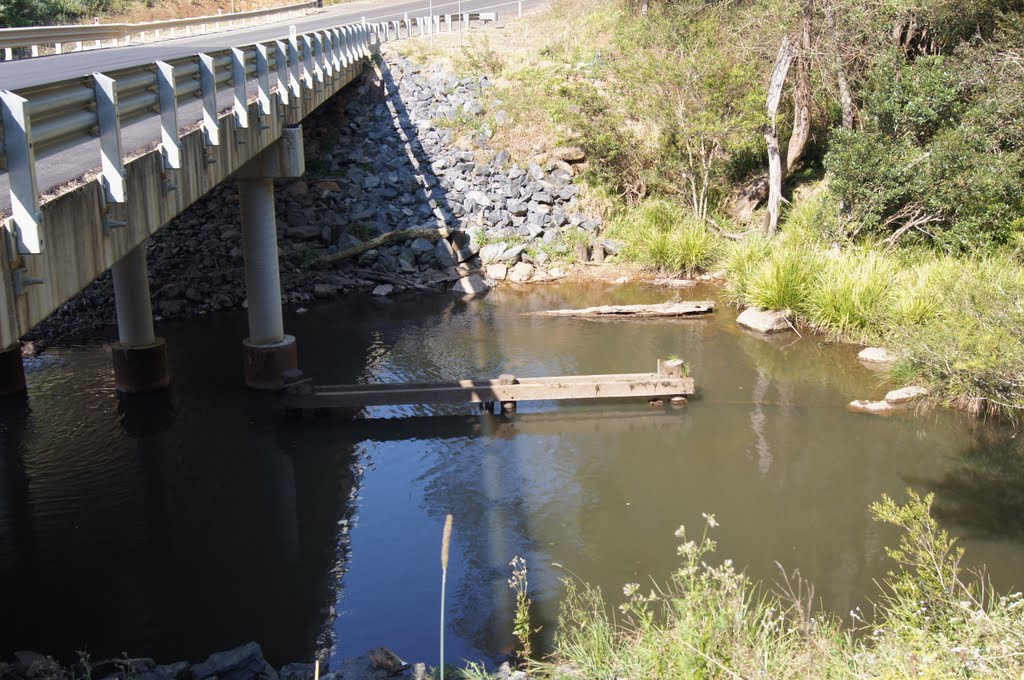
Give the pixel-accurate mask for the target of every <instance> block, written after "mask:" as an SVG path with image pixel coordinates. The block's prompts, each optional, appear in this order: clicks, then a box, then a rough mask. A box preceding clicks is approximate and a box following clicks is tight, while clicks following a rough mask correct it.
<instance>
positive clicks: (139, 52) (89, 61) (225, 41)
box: [0, 0, 544, 215]
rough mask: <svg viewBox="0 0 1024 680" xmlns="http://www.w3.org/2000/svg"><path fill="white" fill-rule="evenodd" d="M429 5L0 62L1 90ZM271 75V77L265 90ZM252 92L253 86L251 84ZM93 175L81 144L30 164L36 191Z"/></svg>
mask: <svg viewBox="0 0 1024 680" xmlns="http://www.w3.org/2000/svg"><path fill="white" fill-rule="evenodd" d="M501 2H502V0H461V10H462V11H463V12H471V11H478V10H479V9H483V8H490V7H493V6H494V5H497V4H500V3H501ZM543 2H544V0H523V8H524V10H525V9H527V8H532V7H536V6H538V5H541V4H543ZM429 8H430V4H429V2H425V1H424V0H414V1H408V0H405V1H402V0H398V1H395V2H387V1H385V2H379V1H373V0H356V1H355V2H351V3H346V4H343V5H333V6H329V7H327V8H324V9H323V10H318V11H316V12H315V13H311V14H309V15H307V16H305V17H302V18H298V19H292V20H288V21H285V22H282V23H277V24H264V25H262V26H258V27H252V28H245V29H237V30H232V31H223V32H220V33H210V34H207V35H200V36H192V37H189V38H179V39H175V40H165V41H161V42H154V43H146V44H137V45H132V46H128V47H110V48H104V49H98V50H86V51H83V52H75V53H70V54H62V55H52V56H46V57H35V58H32V59H20V60H15V61H10V62H0V89H4V90H14V91H18V90H21V89H23V88H28V87H33V86H38V85H43V84H46V83H50V82H58V81H61V80H65V79H69V78H75V77H80V76H85V75H89V74H92V73H94V72H104V71H115V70H119V69H123V68H128V67H131V66H138V65H140V64H148V63H152V62H154V61H157V60H169V59H174V58H177V57H187V56H190V55H193V54H196V53H197V52H204V51H216V50H222V49H226V48H228V47H235V46H244V45H251V44H253V43H257V42H266V41H271V40H274V39H280V38H282V37H286V36H287V35H288V34H289V31H290V27H291V26H295V29H296V31H297V32H298V33H305V32H309V31H313V30H317V29H321V28H327V27H330V26H337V25H340V24H346V23H353V22H357V21H359V20H360V19H361V18H363V17H365V18H366V19H367V21H384V20H388V19H399V18H401V17H402V16H403V15H404V14H405V13H406V12H408V13H409V15H410V16H421V15H425V14H427V13H428V11H429ZM433 10H434V13H435V14H449V13H451V14H454V13H456V12H457V11H458V10H459V4H458V3H457V1H455V2H453V1H451V0H438V1H436V2H434V3H433ZM516 10H517V7H516V4H515V3H511V4H509V5H507V6H504V7H498V8H496V9H495V10H494V11H497V12H498V16H499V19H501V18H503V17H512V16H515V13H516ZM275 80H276V76H275V74H272V79H271V85H272V86H273V85H274V84H275ZM250 89H251V90H252V92H251V93H250V94H254V93H255V85H252V86H251V88H250ZM231 97H232V95H231V92H230V90H228V89H223V90H221V91H219V92H218V106H219V108H220V109H221V110H224V109H225V108H227V107H230V105H231V101H232V99H231ZM178 116H179V125H180V126H181V127H182V128H185V127H187V126H189V125H190V124H192V123H194V122H196V121H198V120H200V118H201V117H202V108H201V104H200V103H199V102H190V103H188V104H186V105H182V106H181V107H180V108H179V113H178ZM159 135H160V127H159V119H158V117H157V116H151V117H149V118H144V119H142V120H138V121H136V122H134V123H132V124H131V125H128V126H126V127H125V128H123V130H122V147H123V149H124V151H125V154H126V155H131V154H132V153H133V152H135V151H138V150H140V149H144V148H146V147H148V146H151V145H153V144H155V143H156V142H157V141H158V140H159ZM98 169H99V142H98V140H88V141H84V142H82V143H81V144H78V145H75V146H70V147H66V148H63V149H58V150H55V151H53V152H52V153H48V154H47V155H46V156H45V157H42V158H37V160H36V179H37V182H38V186H39V191H40V193H44V194H45V193H47V192H48V191H50V190H52V189H54V188H55V187H58V186H61V185H63V184H65V183H67V182H69V181H71V180H74V179H76V178H78V177H81V176H83V175H85V174H87V173H89V172H91V171H94V170H98ZM8 187H9V184H8V181H7V173H6V172H4V173H3V174H0V215H6V214H10V203H11V200H10V192H9V188H8Z"/></svg>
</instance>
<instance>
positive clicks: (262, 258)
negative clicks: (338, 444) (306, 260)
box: [238, 127, 305, 390]
mask: <svg viewBox="0 0 1024 680" xmlns="http://www.w3.org/2000/svg"><path fill="white" fill-rule="evenodd" d="M284 132H285V134H284V135H283V136H282V138H281V140H280V141H279V142H278V143H277V144H275V145H274V146H272V147H270V148H269V149H267V150H266V151H264V152H263V153H262V154H261V155H260V157H258V158H255V159H253V160H252V161H250V162H249V163H248V164H247V165H246V166H245V167H244V168H242V169H241V170H240V171H239V173H238V194H239V203H240V206H241V213H242V253H243V255H244V257H245V289H246V297H247V300H248V307H249V337H247V338H246V339H245V340H243V341H242V350H243V355H244V359H245V384H246V386H247V387H251V388H254V389H271V390H273V389H281V388H282V387H284V372H285V371H287V370H289V369H293V368H298V352H297V348H296V345H295V338H294V337H293V336H291V335H286V334H285V332H284V320H283V318H282V310H281V271H280V264H279V262H278V253H277V218H276V216H275V213H274V182H273V178H274V177H299V176H301V175H302V173H303V172H305V158H304V156H303V152H302V129H301V127H297V128H288V129H286V130H285V131H284Z"/></svg>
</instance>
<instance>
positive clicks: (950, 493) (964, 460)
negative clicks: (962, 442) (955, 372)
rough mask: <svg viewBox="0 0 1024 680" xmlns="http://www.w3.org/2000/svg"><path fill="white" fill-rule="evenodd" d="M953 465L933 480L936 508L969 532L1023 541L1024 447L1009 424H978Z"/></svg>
mask: <svg viewBox="0 0 1024 680" xmlns="http://www.w3.org/2000/svg"><path fill="white" fill-rule="evenodd" d="M977 430H978V431H977V432H976V433H975V435H974V440H973V441H972V443H971V444H970V445H969V446H968V447H966V448H965V449H964V451H963V452H962V454H961V455H960V456H959V457H958V459H957V463H956V465H954V466H953V467H952V469H950V470H948V471H947V472H945V473H944V474H943V475H942V476H941V477H939V478H938V479H937V480H922V481H921V482H919V483H920V485H921V487H922V488H924V489H926V490H928V491H932V492H934V493H935V512H936V514H937V515H938V517H939V518H940V519H942V520H944V521H947V522H950V523H953V524H955V525H957V526H960V527H965V528H966V529H967V530H968V531H969V534H970V535H972V536H980V537H983V538H993V539H1001V540H1009V541H1014V542H1018V543H1019V542H1024V446H1022V442H1021V439H1020V437H1019V436H1018V435H1017V433H1016V432H1011V431H1010V430H1009V428H1003V427H995V428H988V427H982V428H977Z"/></svg>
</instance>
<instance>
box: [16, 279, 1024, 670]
mask: <svg viewBox="0 0 1024 680" xmlns="http://www.w3.org/2000/svg"><path fill="white" fill-rule="evenodd" d="M707 294H708V292H707V291H701V290H697V291H695V292H693V295H695V296H705V295H707ZM661 295H662V293H660V292H657V291H649V290H645V289H642V288H637V287H633V288H627V289H625V290H624V289H623V288H614V289H608V288H605V287H601V286H593V287H558V288H556V287H550V288H541V289H533V291H531V293H530V294H529V295H520V294H518V293H516V292H514V291H503V292H498V293H496V294H493V295H492V296H489V297H488V298H485V299H483V300H473V301H468V302H467V301H457V300H453V299H452V298H450V297H447V296H437V297H422V298H397V299H393V300H388V301H378V300H369V299H358V300H350V301H343V302H339V303H337V304H336V305H329V306H323V307H318V308H315V309H313V310H311V311H310V312H309V313H308V314H305V315H302V316H293V317H291V318H289V319H288V327H289V328H290V329H292V330H293V331H294V332H295V333H296V335H297V336H298V337H299V339H300V340H299V341H300V345H301V347H300V359H301V362H302V366H303V368H304V370H306V372H307V374H309V375H311V376H312V377H313V378H314V379H315V380H317V381H318V382H325V383H327V382H339V383H344V382H353V381H360V380H361V381H390V380H449V379H454V378H466V377H489V376H496V375H498V374H500V373H506V372H508V373H513V374H517V375H545V374H547V375H551V374H559V373H582V372H586V373H602V372H630V371H649V370H652V369H653V367H654V361H655V359H656V358H657V357H660V356H666V355H668V354H678V355H680V356H682V357H684V358H685V359H687V360H688V361H689V362H690V363H691V365H692V367H693V374H694V376H695V378H696V380H697V385H698V389H699V395H698V398H696V399H694V400H692V401H691V402H690V404H689V406H687V407H686V408H684V409H679V410H651V409H650V408H649V407H648V406H647V404H646V403H644V402H640V403H636V402H630V401H620V402H612V403H600V404H597V403H592V402H590V403H588V402H578V403H553V402H538V403H524V404H521V405H520V410H519V415H517V416H516V417H514V418H507V417H502V416H491V415H473V414H471V411H470V409H469V408H467V407H464V406H454V407H444V408H434V407H425V406H418V407H410V408H375V409H372V410H370V411H367V412H366V413H364V414H363V415H364V416H366V415H371V416H376V417H377V419H357V420H346V419H343V418H339V417H332V418H327V419H322V420H289V419H284V418H281V417H279V414H278V413H277V412H276V408H275V403H274V400H273V398H272V397H269V396H268V395H261V394H256V393H251V392H245V391H243V390H240V389H239V388H238V385H239V384H240V383H241V367H240V365H239V364H240V362H239V359H238V356H239V355H238V351H239V350H238V340H237V339H238V338H240V337H241V336H242V335H243V334H244V325H245V319H244V316H243V315H227V316H223V317H211V318H209V319H207V320H205V321H204V322H203V324H201V325H182V326H172V327H170V328H167V329H165V334H166V335H167V336H168V339H169V346H170V348H171V361H172V368H173V370H174V379H175V382H174V390H173V391H172V392H169V393H166V394H164V395H160V396H154V395H151V396H149V397H141V398H139V397H133V398H130V399H119V398H118V397H117V396H116V395H115V393H114V391H113V386H112V385H111V384H110V382H109V363H108V357H107V354H106V352H105V351H104V349H103V348H102V347H87V348H83V349H81V350H68V351H66V352H63V353H58V354H56V355H54V356H53V357H51V360H49V361H48V362H47V363H45V364H40V365H39V366H37V367H35V368H33V369H32V370H31V371H30V382H32V391H31V395H32V396H31V399H30V400H28V401H22V402H14V403H6V404H2V405H0V428H2V429H0V598H2V601H3V602H4V603H5V605H6V606H7V608H9V609H10V610H11V611H15V612H18V615H17V616H15V617H6V618H5V619H4V621H3V622H0V640H2V641H3V642H2V644H3V647H4V649H0V653H8V652H9V651H11V650H13V649H15V648H23V647H45V651H52V652H56V653H58V654H62V655H65V656H68V655H71V654H73V652H74V650H76V649H79V648H83V647H88V648H89V649H90V650H91V651H92V652H93V653H94V654H95V655H97V656H103V655H117V654H120V653H121V652H122V651H128V652H129V653H132V654H146V655H151V656H155V657H156V658H158V659H161V660H165V661H170V660H173V659H176V658H189V659H199V658H202V657H204V656H205V655H206V654H208V653H209V652H210V651H214V650H216V649H222V648H226V647H229V646H231V645H233V644H237V643H239V642H243V641H246V640H249V639H256V640H258V641H259V642H260V643H261V644H262V645H263V647H264V650H265V651H266V653H267V655H268V657H269V658H270V659H271V660H273V661H274V662H276V663H283V662H287V661H293V660H297V659H309V658H311V657H312V655H313V654H315V653H325V654H326V655H328V656H330V657H333V658H335V659H336V658H339V657H343V656H348V655H351V654H360V653H363V652H365V651H366V650H367V649H368V648H370V647H375V646H379V645H382V644H383V645H388V646H391V647H392V648H394V649H395V650H396V651H398V652H399V653H400V654H401V655H403V656H404V657H406V658H409V659H414V660H420V659H422V660H426V661H428V662H434V661H435V660H436V654H437V650H436V641H437V638H436V625H435V621H436V620H437V619H436V617H437V607H438V600H439V585H440V564H439V559H438V556H439V544H440V535H441V527H442V524H443V521H444V516H445V514H446V513H448V512H452V513H453V514H454V515H455V531H454V534H453V548H452V560H451V566H450V570H449V589H450V590H449V603H450V605H451V609H450V610H449V617H448V621H449V630H448V644H449V647H448V650H449V655H450V658H452V659H458V658H470V659H480V658H492V657H494V656H496V655H498V654H501V653H502V652H505V651H507V650H509V649H510V648H511V646H512V644H513V640H512V638H511V634H510V630H511V626H510V621H511V607H512V602H513V594H512V592H511V591H510V590H509V589H508V586H507V583H506V579H507V578H508V576H509V570H508V562H509V561H510V560H511V559H512V558H513V557H514V556H516V555H521V556H523V557H525V558H526V559H527V562H528V565H529V569H530V585H531V597H533V599H534V602H535V604H536V614H537V624H538V625H541V626H543V631H542V633H541V636H540V637H541V640H540V642H541V644H542V647H543V644H546V643H548V642H550V635H551V633H552V632H553V631H554V626H555V618H556V616H557V604H558V600H559V595H560V592H561V586H560V579H561V578H562V577H564V576H566V575H567V574H568V571H566V570H571V571H572V573H574V574H576V575H578V576H579V577H580V578H583V579H585V580H587V581H589V582H592V583H594V584H596V585H599V586H601V587H602V588H603V590H604V591H605V592H606V593H608V594H610V596H611V597H612V598H613V599H614V597H615V594H616V593H618V592H621V591H620V589H621V586H622V584H623V583H625V582H628V581H638V582H642V581H645V580H646V578H647V577H648V576H652V577H654V578H655V579H659V580H661V579H664V578H665V577H666V576H667V575H668V574H669V573H670V571H671V570H672V569H673V568H674V567H675V561H676V554H675V541H674V538H673V532H674V530H675V528H676V527H677V526H678V525H679V524H680V523H687V524H690V525H695V524H700V523H701V522H702V520H701V513H702V512H713V513H715V514H716V516H717V517H718V520H719V522H720V524H721V527H720V528H719V529H717V530H716V538H717V539H718V541H719V545H720V556H721V557H723V558H724V557H730V558H733V559H734V560H735V561H736V563H737V564H739V565H742V566H743V567H744V568H745V569H746V570H747V571H748V573H750V574H751V576H753V577H754V578H757V579H761V580H764V581H766V582H772V581H774V580H775V579H776V578H777V573H778V572H777V571H776V567H775V562H776V561H779V562H781V563H782V564H783V565H785V566H786V567H787V568H789V569H799V570H800V572H801V573H802V574H803V575H804V576H806V577H807V578H809V579H810V580H811V581H813V583H814V584H815V586H816V592H817V593H818V594H819V595H820V596H821V597H822V598H823V601H824V603H825V605H826V606H827V607H828V608H829V609H832V610H833V611H838V612H845V611H848V610H849V609H852V608H853V607H855V606H857V605H863V604H864V601H865V598H866V597H867V596H868V595H869V594H872V593H874V592H875V585H874V581H875V580H876V579H878V578H880V577H881V576H883V575H884V573H885V571H886V570H887V569H888V568H889V567H890V565H889V563H888V560H887V558H886V556H885V554H884V551H883V549H882V546H883V545H885V544H887V543H888V544H892V543H893V541H894V540H895V536H894V534H893V532H892V530H891V528H888V527H882V526H880V525H877V524H876V523H874V522H872V521H871V519H870V517H869V516H868V512H867V506H868V504H869V503H870V502H871V501H873V500H876V499H877V498H878V497H879V495H880V494H881V493H883V492H886V493H890V494H893V495H896V496H899V495H900V494H901V493H902V492H903V489H904V488H905V487H906V486H908V485H912V486H914V487H916V488H919V489H921V490H928V489H934V490H936V492H937V494H938V500H939V506H938V507H939V509H940V511H941V513H942V514H941V517H942V519H943V521H944V522H946V523H947V526H950V527H951V528H952V529H954V530H956V531H958V532H959V533H961V534H965V535H966V538H967V544H968V550H969V555H973V556H975V557H976V558H977V559H983V560H985V561H986V562H988V563H989V565H990V567H992V573H993V576H994V577H995V579H996V584H997V586H1000V587H1003V586H1005V587H1009V585H1012V583H1013V580H1014V579H1016V578H1018V572H1019V568H1020V565H1021V564H1022V563H1024V547H1022V545H1024V526H1022V522H1021V521H1020V519H1019V518H1020V517H1021V516H1022V512H1021V511H1022V510H1024V500H1022V498H1024V469H1022V466H1021V464H1020V462H1019V461H1020V458H1021V457H1020V455H1019V449H1018V448H1017V446H1018V445H1017V443H1016V441H1017V440H1016V439H1014V438H1013V436H1012V433H1008V432H1005V431H1002V430H999V429H995V428H990V427H985V426H975V427H973V428H967V427H965V423H964V421H963V420H962V419H960V418H958V417H956V416H954V415H951V414H948V413H945V412H941V411H936V412H933V413H930V414H925V415H921V416H914V417H900V418H889V419H883V418H873V417H870V416H864V415H862V414H853V413H849V412H847V411H846V409H845V408H844V406H845V404H846V403H847V402H848V401H850V400H851V399H852V398H855V397H873V396H875V391H880V390H884V389H885V385H884V384H882V383H881V382H880V380H879V378H878V376H877V375H876V374H872V373H870V372H869V371H868V370H867V369H863V368H862V367H860V366H858V365H857V364H856V362H855V361H854V360H853V356H854V355H855V349H854V348H848V347H835V346H829V345H826V344H824V343H820V342H818V341H816V340H814V339H813V338H804V339H794V338H792V337H790V338H787V339H785V340H782V339H772V340H769V341H767V342H766V341H765V340H764V339H761V338H757V337H753V336H750V335H747V334H745V333H743V332H740V331H738V330H737V329H736V328H735V326H734V324H733V323H732V319H733V314H732V312H731V311H730V310H727V309H721V310H719V312H716V314H715V315H714V316H713V317H712V318H708V319H703V320H685V321H668V322H649V323H643V324H633V323H629V322H620V323H608V322H603V323H594V322H590V321H586V320H572V319H545V318H538V317H533V316H525V315H523V312H526V311H529V310H532V309H540V308H553V307H564V306H568V305H571V304H579V305H581V306H582V305H588V304H596V303H601V302H605V303H606V302H652V301H657V300H658V299H659V298H660V296H661ZM794 340H796V341H794ZM83 394H85V395H87V396H85V397H83V396H81V395H83ZM413 416H416V417H413ZM419 416H422V417H419ZM388 418H391V419H388ZM555 563H557V564H560V565H563V567H564V568H562V567H556V566H553V565H554V564H555Z"/></svg>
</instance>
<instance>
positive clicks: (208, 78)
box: [199, 53, 220, 146]
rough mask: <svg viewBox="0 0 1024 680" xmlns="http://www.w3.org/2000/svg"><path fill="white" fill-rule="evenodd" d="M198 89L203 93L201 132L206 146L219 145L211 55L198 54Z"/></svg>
mask: <svg viewBox="0 0 1024 680" xmlns="http://www.w3.org/2000/svg"><path fill="white" fill-rule="evenodd" d="M199 89H200V90H201V91H202V94H203V132H205V133H206V144H207V146H219V145H220V122H219V121H218V120H217V80H216V78H215V77H214V73H213V57H211V56H210V55H208V54H202V53H200V54H199Z"/></svg>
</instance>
